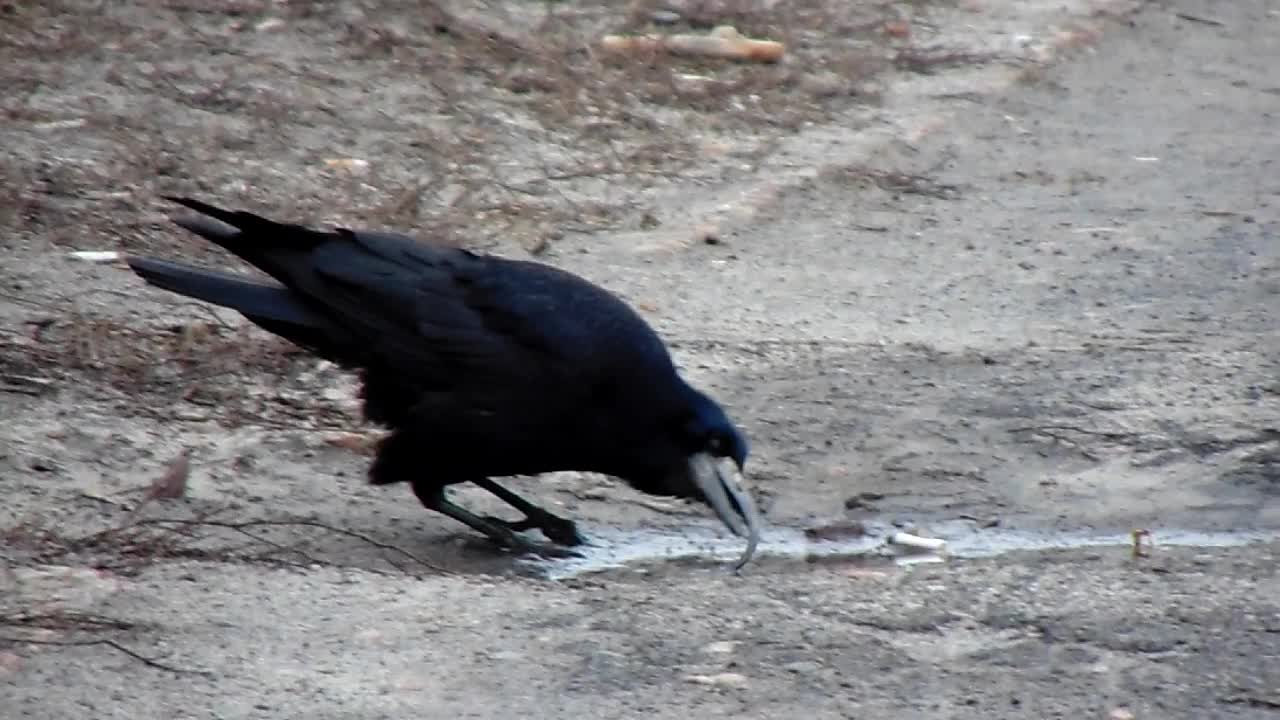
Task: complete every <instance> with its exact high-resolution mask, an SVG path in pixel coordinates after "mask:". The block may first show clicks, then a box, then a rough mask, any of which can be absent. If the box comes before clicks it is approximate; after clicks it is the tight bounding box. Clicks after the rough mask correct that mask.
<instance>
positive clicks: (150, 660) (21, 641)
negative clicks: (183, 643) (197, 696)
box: [0, 635, 213, 677]
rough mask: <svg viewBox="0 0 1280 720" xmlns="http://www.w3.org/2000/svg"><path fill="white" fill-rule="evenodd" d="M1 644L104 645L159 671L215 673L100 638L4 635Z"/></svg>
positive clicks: (205, 674)
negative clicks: (186, 666) (178, 664)
mask: <svg viewBox="0 0 1280 720" xmlns="http://www.w3.org/2000/svg"><path fill="white" fill-rule="evenodd" d="M0 643H13V644H15V645H18V644H27V645H57V646H61V647H92V646H94V645H104V646H106V647H109V648H111V649H112V650H116V651H119V652H122V653H124V654H125V655H128V656H129V657H131V658H133V659H134V660H137V661H138V662H140V663H142V664H143V665H147V666H148V667H153V668H156V669H157V670H164V671H167V672H171V673H173V674H175V675H203V676H205V677H213V673H211V672H208V671H206V670H191V669H187V668H180V667H175V666H173V665H168V664H165V663H162V662H160V661H159V660H156V659H154V658H149V657H147V656H146V655H143V654H141V653H139V652H137V651H136V650H130V649H129V648H127V647H125V646H124V645H121V644H120V643H118V642H116V641H115V640H107V639H106V638H99V639H97V640H28V639H24V638H15V637H6V636H3V635H0Z"/></svg>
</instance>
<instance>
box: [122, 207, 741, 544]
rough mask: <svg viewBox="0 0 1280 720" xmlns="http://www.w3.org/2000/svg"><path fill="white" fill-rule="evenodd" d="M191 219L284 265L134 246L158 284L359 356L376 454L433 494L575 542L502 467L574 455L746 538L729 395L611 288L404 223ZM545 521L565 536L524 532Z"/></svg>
mask: <svg viewBox="0 0 1280 720" xmlns="http://www.w3.org/2000/svg"><path fill="white" fill-rule="evenodd" d="M165 199H166V200H170V201H172V202H175V203H177V204H179V205H182V206H185V207H187V208H189V209H191V210H194V211H196V212H197V213H199V214H200V215H199V216H195V217H182V218H173V222H174V223H176V224H177V225H178V226H180V227H182V228H185V229H186V230H189V231H191V232H193V233H195V234H196V235H199V236H200V237H202V238H204V239H206V240H208V241H210V242H212V243H215V244H216V245H219V246H220V247H222V248H224V249H226V250H227V251H229V252H231V253H232V254H234V255H236V256H238V257H239V258H241V259H242V260H244V261H246V262H247V263H249V264H250V265H252V266H254V267H256V268H258V269H259V270H261V271H262V272H264V273H266V275H268V276H270V278H271V279H272V280H271V281H267V280H265V279H264V280H258V279H254V278H251V277H248V276H244V275H232V274H226V273H222V272H215V271H210V270H205V269H202V268H199V267H195V266H192V265H187V264H181V263H176V262H170V261H167V260H161V259H156V258H149V257H139V256H129V257H128V258H127V262H128V264H129V267H130V268H132V270H133V271H134V272H135V273H137V274H138V275H139V276H141V277H142V278H143V279H144V280H146V282H147V283H149V284H151V285H153V286H156V287H159V288H163V289H165V290H169V291H172V292H175V293H178V294H180V295H185V296H187V297H191V298H195V299H198V300H202V301H205V302H209V303H213V304H215V305H220V306H223V307H227V308H231V309H234V310H236V311H238V312H240V314H242V315H243V316H244V317H246V318H248V319H249V320H250V321H251V322H253V323H254V324H256V325H258V326H259V327H261V328H263V329H265V330H267V331H269V332H271V333H274V334H276V335H279V336H281V337H283V338H285V339H287V340H289V341H290V342H292V343H294V344H296V345H298V346H299V347H301V348H303V349H305V350H307V351H309V352H311V353H313V354H315V355H317V356H319V357H321V358H324V359H326V360H329V361H331V362H334V363H336V364H337V365H339V366H341V367H343V368H345V369H347V370H351V371H355V372H358V373H359V376H360V378H361V399H362V405H363V413H364V416H365V418H366V419H367V420H368V421H370V422H372V423H375V424H378V425H381V426H383V427H385V428H387V429H388V430H389V431H390V432H389V433H388V434H387V435H386V437H385V438H384V439H383V440H382V441H381V442H380V444H379V445H378V448H377V452H376V455H375V458H374V460H373V463H372V465H371V467H370V469H369V481H370V482H371V483H372V484H375V485H388V484H392V483H400V482H407V483H409V484H410V486H411V487H412V488H413V492H414V494H415V495H416V496H417V498H418V500H419V501H420V502H421V503H422V505H423V506H424V507H426V508H427V509H429V510H434V511H437V512H439V513H442V514H444V515H446V516H448V517H450V518H453V519H454V520H456V521H458V522H460V523H463V524H465V525H467V526H468V527H470V528H472V529H473V530H475V531H477V532H480V533H483V534H484V535H486V536H487V537H488V538H490V539H491V540H492V541H494V542H495V543H497V544H498V545H500V546H503V547H505V548H507V549H508V550H511V551H514V552H519V553H535V554H540V555H543V556H546V557H565V556H574V555H578V553H577V552H576V551H574V550H572V549H571V548H572V547H573V546H576V545H582V544H584V543H585V540H584V538H583V537H582V535H580V534H579V532H578V529H577V527H576V525H575V524H574V523H573V522H572V521H570V520H567V519H565V518H562V517H559V516H556V515H554V514H552V513H550V512H548V511H547V510H544V509H542V508H540V507H537V506H536V505H534V504H532V503H530V502H529V501H527V500H525V499H524V498H522V497H520V496H519V495H516V494H515V493H513V492H511V491H510V490H507V489H506V488H504V487H502V486H501V485H498V484H497V483H495V482H494V481H493V479H492V478H494V477H514V476H534V475H539V474H542V473H548V472H554V471H560V470H575V471H584V472H596V473H602V474H605V475H610V476H613V477H616V478H618V479H620V480H623V481H625V482H626V483H628V484H629V485H631V486H632V487H634V488H636V489H637V490H639V491H641V492H644V493H648V494H652V495H662V496H672V497H680V498H689V499H693V500H696V501H700V502H702V503H705V504H706V505H709V506H710V508H711V509H712V510H713V511H714V512H715V513H716V515H717V516H719V518H720V520H721V521H722V522H723V523H724V524H725V525H726V526H727V527H728V528H729V530H730V531H731V532H733V533H734V534H736V535H738V536H740V537H742V536H745V537H746V538H747V549H746V551H745V552H744V554H743V556H742V558H741V559H740V560H739V562H738V564H737V566H736V567H737V568H739V569H740V568H741V567H742V566H743V565H745V564H746V563H747V562H749V561H750V559H751V556H752V554H753V553H754V551H755V546H756V544H757V542H758V538H759V524H760V521H759V516H758V514H757V512H756V510H755V507H754V504H753V503H752V500H751V497H750V495H749V494H748V493H747V492H746V491H745V490H744V489H743V488H742V486H741V484H740V483H739V478H740V477H741V475H742V472H743V470H744V466H745V463H746V460H747V454H748V442H747V439H746V438H745V436H744V435H743V433H742V432H741V431H740V430H739V429H738V428H737V427H735V426H734V424H733V423H732V422H731V421H730V420H729V418H728V416H727V415H726V414H725V411H724V410H723V409H722V408H721V407H720V405H718V404H717V403H716V402H715V401H714V400H712V399H711V398H710V397H708V396H707V395H706V394H704V393H702V392H700V391H698V390H696V389H695V388H693V387H692V386H690V385H689V384H688V383H686V382H685V381H684V380H683V379H682V378H681V377H680V375H679V374H678V373H677V370H676V368H675V365H674V363H673V362H672V359H671V356H670V354H669V352H668V350H667V347H666V345H665V344H664V343H663V342H662V340H661V339H660V338H659V337H658V335H657V334H656V333H655V332H654V330H653V329H652V328H651V327H650V326H649V325H648V323H646V322H645V321H644V319H643V318H641V317H640V316H639V314H637V313H636V312H635V311H634V310H632V309H631V308H630V307H629V306H628V305H627V304H626V303H625V302H623V301H622V300H621V299H620V298H618V297H617V296H616V295H614V294H613V293H611V292H609V291H607V290H605V289H603V288H601V287H599V286H597V285H594V284H592V283H590V282H588V281H587V280H585V279H583V278H581V277H579V276H577V275H574V274H572V273H569V272H566V271H564V270H561V269H558V268H555V267H552V266H550V265H546V264H542V263H537V262H532V261H526V260H515V259H509V258H503V257H499V256H496V255H486V254H479V253H475V252H471V251H468V250H465V249H461V248H456V247H444V246H433V245H429V244H426V243H423V242H419V241H418V240H415V239H414V238H412V237H409V236H407V235H402V234H398V233H390V232H373V231H359V230H351V229H347V228H334V229H332V230H328V231H322V230H316V229H313V228H309V227H306V226H303V225H297V224H289V223H283V222H277V221H273V220H270V219H268V218H264V217H262V216H259V215H256V214H253V213H250V212H246V211H239V210H237V211H232V210H225V209H222V208H219V207H215V206H213V205H209V204H206V203H204V202H201V201H199V200H194V199H191V198H186V197H173V196H165ZM464 482H471V483H473V484H475V485H477V486H479V487H481V488H483V489H485V490H486V491H488V492H490V493H492V494H493V495H495V496H497V497H498V498H500V499H501V500H502V501H504V502H505V503H507V504H509V505H511V506H512V507H514V508H516V510H518V511H519V512H521V513H523V514H524V519H522V520H519V521H510V520H503V519H500V518H496V517H490V516H481V515H477V514H474V513H472V512H470V511H468V510H466V509H465V508H463V507H460V506H459V505H456V504H454V503H453V502H451V501H450V500H449V498H448V497H447V495H446V488H447V487H448V486H450V485H454V484H457V483H464ZM533 529H537V530H539V531H541V533H542V534H543V535H544V536H545V537H546V538H547V539H549V540H551V541H553V543H555V544H554V545H551V544H546V543H538V542H534V541H532V540H530V539H529V538H527V537H526V536H524V535H523V533H524V532H525V531H528V530H533Z"/></svg>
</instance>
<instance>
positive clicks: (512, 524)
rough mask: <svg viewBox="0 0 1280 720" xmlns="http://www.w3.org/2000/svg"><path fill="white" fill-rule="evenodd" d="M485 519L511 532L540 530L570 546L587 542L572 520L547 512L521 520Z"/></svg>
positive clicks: (559, 542)
mask: <svg viewBox="0 0 1280 720" xmlns="http://www.w3.org/2000/svg"><path fill="white" fill-rule="evenodd" d="M486 519H487V520H490V521H492V522H495V523H497V524H499V525H502V526H503V527H505V528H507V529H508V530H511V531H512V532H524V531H526V530H534V529H537V530H540V531H542V534H543V535H545V536H546V538H547V539H548V540H550V541H552V542H554V543H557V544H560V545H565V546H570V547H572V546H575V545H585V544H587V541H586V538H584V537H582V534H581V533H579V532H578V526H577V525H575V524H574V522H573V521H572V520H565V519H564V518H562V517H557V516H555V515H552V514H551V513H547V512H544V513H543V514H540V515H537V516H536V517H535V516H529V517H526V518H524V519H523V520H503V519H502V518H495V517H490V518H486ZM579 557H580V556H579Z"/></svg>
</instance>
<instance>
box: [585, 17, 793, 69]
mask: <svg viewBox="0 0 1280 720" xmlns="http://www.w3.org/2000/svg"><path fill="white" fill-rule="evenodd" d="M600 45H601V47H602V48H604V49H605V50H607V51H610V52H629V53H637V54H638V53H652V52H668V53H671V54H672V55H696V56H701V57H713V58H721V59H725V60H742V61H748V62H762V63H774V62H778V61H779V60H781V59H782V56H783V54H784V53H785V52H786V46H785V45H783V44H782V43H780V42H777V41H775V40H755V39H752V38H747V37H743V36H742V35H741V34H740V33H739V32H738V30H737V29H736V28H734V27H733V26H732V25H721V26H720V27H717V28H715V29H714V30H712V31H711V32H710V33H709V34H707V35H606V36H604V38H602V39H601V41H600Z"/></svg>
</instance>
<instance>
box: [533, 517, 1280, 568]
mask: <svg viewBox="0 0 1280 720" xmlns="http://www.w3.org/2000/svg"><path fill="white" fill-rule="evenodd" d="M863 530H864V531H863V532H860V533H846V534H841V535H840V536H837V537H823V538H820V539H814V537H813V536H812V533H810V532H806V531H805V530H802V529H799V528H793V527H785V526H776V525H775V526H769V527H767V528H765V529H764V530H763V531H762V533H761V537H760V545H759V548H758V549H757V552H756V557H755V560H753V561H752V564H751V565H748V566H747V567H746V568H744V569H743V571H742V572H743V573H744V574H750V573H751V572H752V568H753V567H754V566H755V565H757V564H769V565H773V564H775V563H776V562H779V561H781V562H784V563H785V562H787V561H801V562H804V563H820V562H831V561H854V562H864V563H866V564H868V565H899V566H901V565H911V564H916V563H922V562H924V563H928V562H945V561H946V560H948V559H970V558H985V557H994V556H998V555H1003V554H1006V553H1013V552H1044V551H1050V550H1071V549H1078V548H1088V547H1132V546H1134V545H1135V543H1137V542H1138V539H1137V538H1135V536H1134V533H1133V532H1112V533H1104V532H1097V531H1091V530H1032V529H1004V528H978V527H975V525H974V524H973V523H970V522H967V521H955V522H948V523H940V524H937V525H933V526H931V527H930V529H929V532H928V533H927V536H928V537H930V538H937V539H941V540H945V541H946V546H945V548H943V549H942V550H941V551H939V552H932V551H927V550H922V549H920V548H911V547H906V546H903V545H900V544H897V543H895V542H893V537H894V535H895V534H897V533H898V532H899V530H898V529H897V528H895V527H893V526H892V525H889V524H883V525H880V524H872V523H867V524H864V526H863ZM1147 533H1148V534H1147V535H1145V536H1143V537H1142V539H1141V543H1142V544H1141V548H1142V549H1143V550H1144V551H1147V552H1149V551H1151V549H1152V548H1159V547H1160V546H1172V547H1202V548H1221V547H1237V546H1242V545H1248V544H1250V543H1254V542H1265V541H1272V540H1277V539H1280V531H1277V530H1240V531H1200V530H1186V529H1177V528H1165V529H1160V528H1156V529H1150V530H1149V531H1147ZM578 549H579V551H580V552H581V553H582V557H578V558H561V559H554V560H545V559H525V558H522V559H521V560H520V561H519V562H520V563H521V564H522V565H525V566H526V568H528V569H530V570H534V571H536V572H538V574H541V575H542V576H544V577H546V578H548V579H552V580H564V579H568V578H573V577H578V576H582V575H588V574H592V573H599V572H607V571H611V570H622V569H626V568H644V567H651V566H653V565H656V564H664V563H666V564H671V563H679V564H689V563H693V564H698V565H711V564H717V563H718V564H723V565H724V567H725V572H732V568H733V564H734V561H736V560H737V558H738V557H740V556H741V554H742V549H743V541H742V540H741V539H738V538H734V537H731V536H729V535H725V534H723V533H719V532H717V531H716V530H715V529H713V528H712V527H709V526H708V527H701V526H700V527H690V528H686V529H684V530H682V531H680V532H672V531H667V530H654V529H645V530H617V529H604V528H601V529H597V530H595V531H593V533H592V541H591V544H590V545H587V546H585V547H581V548H578Z"/></svg>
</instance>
